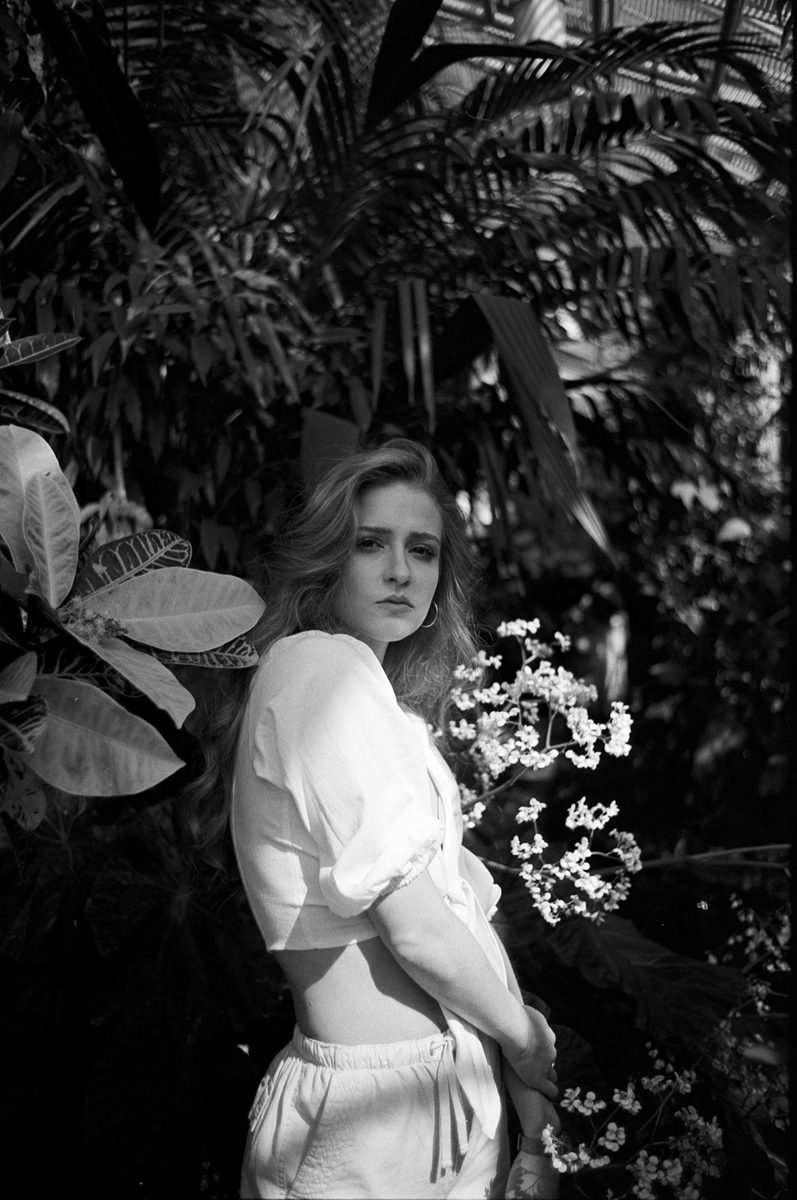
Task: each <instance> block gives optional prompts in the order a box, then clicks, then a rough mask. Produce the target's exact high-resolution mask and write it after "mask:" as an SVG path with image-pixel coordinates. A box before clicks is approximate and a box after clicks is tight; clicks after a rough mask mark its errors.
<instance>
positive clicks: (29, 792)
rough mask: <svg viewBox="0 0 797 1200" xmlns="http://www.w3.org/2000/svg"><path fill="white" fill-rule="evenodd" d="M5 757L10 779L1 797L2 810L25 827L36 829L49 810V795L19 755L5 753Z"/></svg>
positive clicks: (0, 807) (0, 805) (0, 806)
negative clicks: (46, 794)
mask: <svg viewBox="0 0 797 1200" xmlns="http://www.w3.org/2000/svg"><path fill="white" fill-rule="evenodd" d="M3 758H4V760H5V764H6V767H7V769H8V781H7V783H6V786H5V790H4V792H3V796H2V799H0V812H4V813H7V814H8V815H9V817H11V818H12V819H13V820H14V821H16V823H17V824H18V825H20V826H21V827H22V828H23V829H27V830H31V829H35V828H36V826H37V825H38V824H39V823H40V822H41V819H42V817H43V816H44V814H45V812H46V811H47V797H46V796H45V794H44V788H43V787H42V785H41V780H40V779H37V778H36V776H35V775H34V774H33V772H32V771H30V770H29V769H28V767H27V766H26V765H25V760H24V759H22V758H20V757H19V756H18V755H16V754H5V755H3Z"/></svg>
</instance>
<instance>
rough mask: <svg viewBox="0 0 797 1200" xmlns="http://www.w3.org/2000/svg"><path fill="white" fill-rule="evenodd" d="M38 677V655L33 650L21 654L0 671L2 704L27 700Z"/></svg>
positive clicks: (0, 701) (0, 700)
mask: <svg viewBox="0 0 797 1200" xmlns="http://www.w3.org/2000/svg"><path fill="white" fill-rule="evenodd" d="M35 678H36V655H35V654H34V653H33V651H32V650H31V651H29V652H28V653H27V654H20V656H19V658H15V659H14V661H13V662H12V663H9V665H8V666H7V667H4V668H3V670H2V671H0V704H7V703H8V702H10V701H14V700H27V698H28V696H29V695H30V689H31V687H32V686H33V681H34V679H35Z"/></svg>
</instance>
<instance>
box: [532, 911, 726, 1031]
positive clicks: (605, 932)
mask: <svg viewBox="0 0 797 1200" xmlns="http://www.w3.org/2000/svg"><path fill="white" fill-rule="evenodd" d="M549 945H550V947H551V949H552V950H553V952H554V953H555V954H556V956H557V957H558V958H559V959H560V960H561V961H562V962H564V963H565V964H566V965H567V966H570V967H573V968H575V969H576V970H577V971H578V972H579V973H580V975H581V976H582V977H583V978H584V979H586V980H587V982H588V983H591V984H593V985H594V986H596V987H599V988H607V987H617V988H620V989H621V990H622V991H623V992H625V993H626V995H627V996H630V997H631V998H632V999H633V1000H634V1001H635V1002H636V1025H637V1027H638V1028H640V1029H644V1030H646V1031H648V1032H649V1033H650V1034H651V1036H654V1037H656V1038H662V1039H666V1038H677V1039H680V1040H686V1041H688V1042H690V1043H695V1044H697V1046H698V1047H699V1049H700V1050H701V1051H702V1050H704V1049H705V1038H706V1037H707V1036H710V1035H711V1034H712V1033H714V1032H716V1030H717V1026H718V1023H719V1021H720V1020H721V1019H722V1018H723V1017H724V1016H726V1015H727V1013H728V1012H730V1010H731V1009H733V1008H734V1007H735V1006H736V1005H737V1004H738V1003H739V1002H740V1000H742V999H743V997H744V996H745V994H746V987H745V981H744V976H743V975H742V972H741V971H738V970H735V969H732V968H730V967H721V966H716V965H713V964H712V965H710V964H708V963H704V962H699V961H697V960H695V959H690V958H686V957H684V956H683V955H680V954H675V953H673V952H672V951H670V950H668V949H667V948H666V947H665V946H662V945H661V944H660V943H658V942H654V941H652V940H651V939H650V938H647V937H645V936H644V935H643V934H641V933H640V932H639V931H638V930H637V929H636V928H635V927H634V925H633V924H632V923H631V922H630V921H628V920H626V919H624V918H622V917H617V916H614V915H611V916H609V917H608V919H607V920H606V922H605V923H604V924H603V925H596V924H595V923H594V922H592V921H585V920H581V919H574V920H569V921H563V922H561V924H560V925H558V926H557V927H556V929H555V930H554V931H553V932H552V933H551V934H550V936H549Z"/></svg>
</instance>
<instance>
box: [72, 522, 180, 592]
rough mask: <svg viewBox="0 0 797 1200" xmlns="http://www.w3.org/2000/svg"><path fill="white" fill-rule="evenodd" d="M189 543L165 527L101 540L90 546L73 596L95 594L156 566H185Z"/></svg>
mask: <svg viewBox="0 0 797 1200" xmlns="http://www.w3.org/2000/svg"><path fill="white" fill-rule="evenodd" d="M190 561H191V545H190V543H189V542H186V541H185V540H184V539H183V538H181V537H179V535H178V534H176V533H172V532H171V531H170V530H168V529H146V530H144V531H143V532H141V533H130V534H126V535H125V536H124V537H120V538H115V539H114V540H113V541H111V542H105V543H104V545H102V546H98V547H97V548H96V549H95V550H92V552H91V554H90V555H89V557H88V558H87V560H86V563H85V565H84V566H83V568H82V570H81V572H80V574H79V576H78V578H77V580H76V582H75V587H74V590H73V593H72V594H73V596H78V597H80V596H95V595H97V594H98V593H100V592H104V591H107V590H108V589H109V588H114V587H115V586H116V585H117V584H119V583H121V582H122V580H124V579H132V578H133V577H134V576H135V575H140V574H142V573H143V572H145V571H152V570H154V569H155V568H159V567H187V566H188V564H189V562H190Z"/></svg>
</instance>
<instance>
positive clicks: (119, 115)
mask: <svg viewBox="0 0 797 1200" xmlns="http://www.w3.org/2000/svg"><path fill="white" fill-rule="evenodd" d="M30 8H31V11H32V13H33V15H34V17H35V20H36V23H37V24H38V26H39V28H40V29H41V31H42V33H43V34H44V36H45V39H46V41H47V43H48V45H49V47H50V49H51V50H52V51H53V53H54V54H55V56H56V59H57V61H58V65H59V67H60V69H61V71H62V73H63V76H64V78H65V79H66V80H67V82H68V83H69V85H70V87H71V88H72V90H73V91H74V93H75V95H76V96H77V98H78V100H79V101H80V104H81V106H82V108H83V111H84V112H85V114H86V117H87V119H88V122H89V125H90V126H91V128H92V129H93V131H94V133H95V134H96V135H97V137H98V138H99V140H100V142H101V143H102V145H103V147H104V149H105V152H106V154H107V155H108V159H109V161H110V163H111V165H112V167H113V168H114V170H115V171H116V172H117V174H118V175H119V177H120V179H121V180H122V183H123V184H124V187H125V190H126V192H127V195H128V196H129V198H130V201H131V203H132V204H133V205H134V206H135V208H136V209H137V210H138V213H139V216H140V217H141V220H142V221H143V222H144V224H145V225H146V226H147V228H148V229H150V231H151V230H152V229H154V227H155V225H156V223H157V219H158V216H159V214H160V211H161V195H160V190H161V172H160V164H159V161H158V151H157V147H156V144H155V140H154V138H153V135H152V131H151V129H150V127H149V125H148V123H147V120H146V118H145V116H144V113H143V111H142V109H141V106H140V105H139V103H138V100H137V99H136V97H135V95H134V93H133V92H132V90H131V88H130V85H129V84H128V82H127V80H126V79H125V77H124V75H123V74H122V72H121V71H120V70H119V65H118V63H117V61H116V56H115V54H114V52H113V50H112V49H111V47H110V46H109V45H108V44H107V43H106V42H105V41H103V39H102V38H101V37H100V35H99V34H98V33H97V31H96V30H95V29H94V27H93V26H92V25H91V24H90V23H89V22H88V21H87V20H86V19H85V18H84V17H82V16H81V15H80V14H79V13H77V12H74V11H72V10H69V9H67V10H66V11H62V10H59V9H58V8H57V7H56V5H55V4H54V3H53V2H52V0H30Z"/></svg>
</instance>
